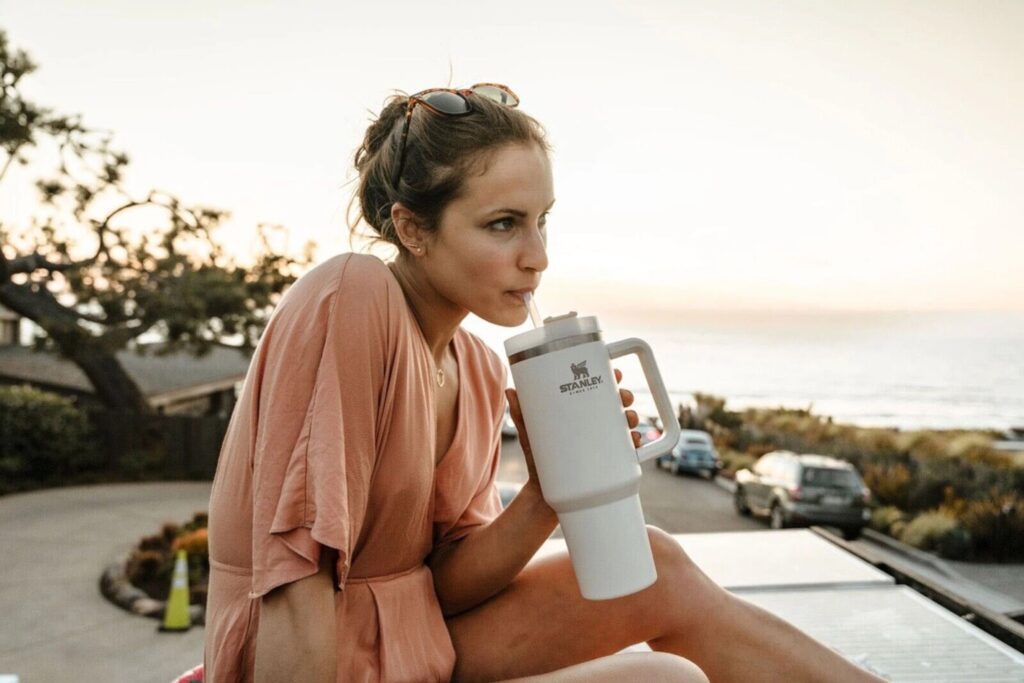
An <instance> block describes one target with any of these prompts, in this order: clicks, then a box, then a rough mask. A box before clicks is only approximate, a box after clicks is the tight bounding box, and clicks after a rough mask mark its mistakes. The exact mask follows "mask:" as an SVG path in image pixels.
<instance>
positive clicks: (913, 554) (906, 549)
mask: <svg viewBox="0 0 1024 683" xmlns="http://www.w3.org/2000/svg"><path fill="white" fill-rule="evenodd" d="M862 534H863V536H864V538H866V539H868V540H870V541H871V542H872V543H877V544H878V545H884V546H885V547H886V548H888V549H889V550H891V551H893V552H895V553H899V554H900V555H903V556H904V557H906V558H908V559H910V560H912V561H915V562H918V563H920V564H924V565H928V567H930V568H931V569H934V570H935V571H937V572H939V573H940V574H942V575H943V576H945V577H946V578H949V579H955V580H958V581H964V580H966V577H964V576H963V575H962V574H960V573H959V572H957V571H956V570H955V569H951V568H950V567H949V566H948V565H947V564H946V563H945V562H943V561H942V560H941V559H939V558H938V557H935V556H934V555H932V554H931V553H926V552H925V551H923V550H918V549H917V548H914V547H913V546H909V545H907V544H906V543H903V542H902V541H897V540H896V539H895V538H893V537H892V536H887V535H886V534H883V533H881V532H879V531H875V530H874V529H872V528H870V527H864V530H863V532H862Z"/></svg>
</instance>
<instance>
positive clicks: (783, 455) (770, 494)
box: [733, 451, 871, 540]
mask: <svg viewBox="0 0 1024 683" xmlns="http://www.w3.org/2000/svg"><path fill="white" fill-rule="evenodd" d="M870 501H871V492H870V491H869V490H868V488H867V487H866V486H865V485H864V482H863V481H862V480H861V478H860V475H859V474H858V473H857V470H856V469H854V467H853V465H851V464H850V463H848V462H846V461H845V460H837V459H836V458H830V457H827V456H823V455H797V454H796V453H791V452H789V451H774V452H772V453H766V454H765V455H763V456H761V459H760V460H758V461H757V462H756V463H755V464H754V467H753V469H752V470H746V469H744V470H740V471H739V472H737V473H736V491H735V493H734V494H733V503H734V505H735V507H736V511H737V512H738V513H739V514H741V515H749V514H755V515H765V516H767V517H768V519H769V521H770V523H771V527H772V528H773V529H784V528H786V527H789V526H806V525H809V524H823V525H827V526H834V527H838V528H839V529H841V530H842V532H843V536H844V537H845V538H846V539H848V540H852V539H855V538H857V537H858V536H860V532H861V530H862V529H863V528H864V527H865V525H867V523H868V520H870V519H871V511H870V510H869V508H868V503H869V502H870Z"/></svg>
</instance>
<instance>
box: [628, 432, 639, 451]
mask: <svg viewBox="0 0 1024 683" xmlns="http://www.w3.org/2000/svg"><path fill="white" fill-rule="evenodd" d="M629 435H630V436H632V437H633V448H640V435H639V434H638V433H636V432H630V433H629Z"/></svg>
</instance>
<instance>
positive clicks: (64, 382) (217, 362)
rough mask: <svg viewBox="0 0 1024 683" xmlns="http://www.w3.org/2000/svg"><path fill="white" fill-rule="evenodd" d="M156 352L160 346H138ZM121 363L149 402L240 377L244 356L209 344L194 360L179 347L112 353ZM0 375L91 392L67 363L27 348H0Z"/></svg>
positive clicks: (224, 384)
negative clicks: (176, 349) (161, 353)
mask: <svg viewBox="0 0 1024 683" xmlns="http://www.w3.org/2000/svg"><path fill="white" fill-rule="evenodd" d="M143 346H144V347H145V348H147V349H149V350H151V351H152V350H156V349H157V348H159V347H160V346H162V345H161V344H145V345H143ZM116 355H117V359H118V361H120V362H121V366H122V367H123V368H124V369H125V371H126V372H127V373H128V374H129V375H130V376H131V377H132V379H134V380H135V382H136V383H137V384H138V385H139V389H141V390H142V393H143V395H145V396H146V398H147V399H149V401H150V403H152V404H153V405H160V404H165V403H169V402H171V401H175V400H181V399H185V398H189V397H192V396H197V395H202V394H207V393H210V392H212V391H218V390H221V389H224V388H227V387H230V386H233V385H234V383H235V382H240V381H242V380H243V379H245V373H246V371H247V370H248V369H249V358H248V357H247V356H245V355H243V353H242V352H241V351H239V350H238V349H236V348H232V347H228V346H215V347H214V348H213V349H212V350H211V351H210V353H209V354H208V355H206V356H204V357H202V358H195V357H194V356H192V355H190V354H189V353H187V352H185V351H179V352H175V353H172V354H170V355H167V356H157V355H153V354H152V353H151V354H148V355H146V356H139V355H138V354H137V353H136V352H135V351H133V350H127V349H125V350H122V351H118V352H117V354H116ZM0 378H3V379H7V380H22V381H26V382H32V383H36V384H45V385H48V386H52V387H56V388H62V389H70V390H73V391H79V392H82V393H88V394H91V393H93V388H92V384H91V383H90V382H89V378H88V377H86V376H85V373H84V372H82V370H81V369H80V368H79V367H78V366H77V365H75V364H74V363H72V362H71V361H69V360H67V359H65V358H61V357H58V356H56V355H54V354H52V353H48V352H42V351H35V350H34V349H32V348H30V347H27V346H0Z"/></svg>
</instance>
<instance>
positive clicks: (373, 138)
mask: <svg viewBox="0 0 1024 683" xmlns="http://www.w3.org/2000/svg"><path fill="white" fill-rule="evenodd" d="M408 105H409V98H408V96H406V95H393V96H392V97H390V98H388V100H387V103H386V104H385V105H384V109H382V110H381V112H380V116H378V117H377V119H376V120H375V121H374V122H373V123H372V124H370V127H369V128H367V129H366V136H365V137H364V138H363V144H362V146H361V147H360V148H359V149H358V150H357V151H356V159H355V162H356V170H360V171H361V170H362V168H363V166H364V165H366V163H367V162H368V161H369V160H370V159H372V158H373V157H375V156H376V155H377V153H378V152H379V151H380V148H381V147H383V146H384V142H385V141H386V140H387V139H388V136H389V135H391V131H392V130H393V129H394V127H395V123H396V122H398V121H399V120H401V119H402V117H403V116H405V110H406V107H408Z"/></svg>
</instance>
